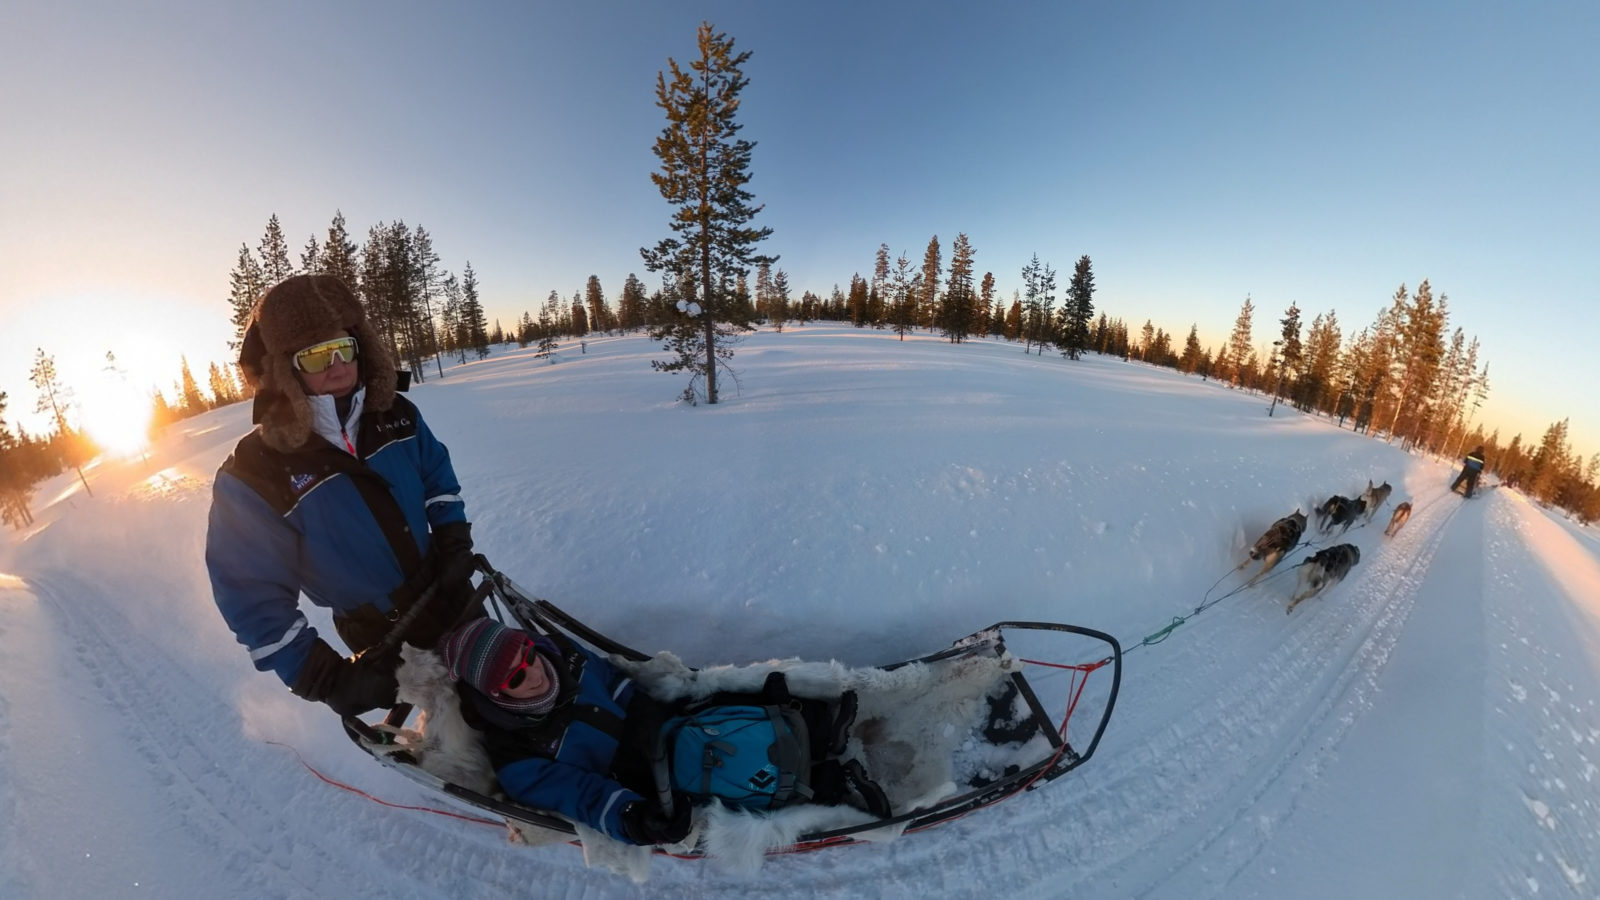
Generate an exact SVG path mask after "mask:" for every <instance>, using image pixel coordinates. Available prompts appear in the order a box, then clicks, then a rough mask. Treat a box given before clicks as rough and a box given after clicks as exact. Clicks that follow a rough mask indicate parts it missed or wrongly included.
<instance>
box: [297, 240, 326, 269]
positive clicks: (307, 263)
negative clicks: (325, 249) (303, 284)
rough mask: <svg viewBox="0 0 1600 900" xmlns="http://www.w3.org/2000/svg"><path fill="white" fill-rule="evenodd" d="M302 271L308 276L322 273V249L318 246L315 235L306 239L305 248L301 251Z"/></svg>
mask: <svg viewBox="0 0 1600 900" xmlns="http://www.w3.org/2000/svg"><path fill="white" fill-rule="evenodd" d="M300 271H301V272H303V273H304V274H306V275H318V274H321V272H322V248H321V247H320V246H318V244H317V236H316V234H315V233H313V234H312V235H311V237H309V238H307V239H306V245H305V247H304V248H302V249H301V250H300Z"/></svg>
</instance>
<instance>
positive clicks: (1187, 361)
mask: <svg viewBox="0 0 1600 900" xmlns="http://www.w3.org/2000/svg"><path fill="white" fill-rule="evenodd" d="M1200 355H1201V350H1200V323H1198V322H1196V323H1194V324H1193V325H1190V326H1189V337H1188V338H1187V339H1186V340H1185V341H1184V342H1183V358H1182V359H1180V360H1178V369H1179V370H1180V371H1182V372H1183V373H1184V374H1186V375H1193V374H1194V373H1195V372H1196V371H1197V370H1199V368H1200Z"/></svg>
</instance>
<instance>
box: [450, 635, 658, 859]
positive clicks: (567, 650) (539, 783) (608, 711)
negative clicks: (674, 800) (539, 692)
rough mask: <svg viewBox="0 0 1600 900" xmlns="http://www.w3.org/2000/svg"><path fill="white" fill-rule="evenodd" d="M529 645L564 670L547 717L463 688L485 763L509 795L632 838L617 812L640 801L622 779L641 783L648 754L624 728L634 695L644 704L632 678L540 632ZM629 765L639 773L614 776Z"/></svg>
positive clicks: (631, 730)
mask: <svg viewBox="0 0 1600 900" xmlns="http://www.w3.org/2000/svg"><path fill="white" fill-rule="evenodd" d="M534 644H535V645H536V646H537V647H538V648H539V651H540V652H541V653H544V654H546V655H547V656H549V657H550V658H551V660H553V661H554V662H555V668H556V669H558V670H561V672H562V673H563V674H562V679H563V680H562V684H561V692H560V694H559V695H558V696H557V700H556V706H555V708H554V709H553V710H551V711H550V712H549V713H548V714H547V715H544V716H519V715H514V714H512V713H509V712H507V711H505V710H503V709H501V708H500V707H498V706H496V705H494V703H493V701H491V700H490V699H489V698H487V697H485V696H483V695H482V694H480V693H478V692H477V691H475V690H473V689H472V688H470V687H463V688H462V689H461V695H462V698H463V700H464V701H466V702H464V703H463V704H462V712H463V714H464V715H465V717H466V719H467V721H468V722H469V723H471V724H472V725H473V726H474V727H476V728H478V729H479V730H481V731H483V732H484V734H485V738H486V740H485V743H486V744H487V747H488V751H489V761H490V762H491V763H492V764H493V765H494V769H495V773H496V774H497V775H498V776H499V778H500V786H501V787H502V788H503V789H504V790H505V792H506V794H507V795H508V796H509V797H511V798H512V799H513V800H516V801H517V802H518V803H522V804H525V805H527V806H531V807H534V808H536V809H543V810H548V811H550V812H556V813H560V814H561V815H563V816H566V817H567V818H569V819H571V820H573V821H575V822H582V823H584V824H585V825H588V826H589V827H590V828H593V829H595V830H597V831H603V832H605V833H606V834H608V835H610V836H611V837H614V838H616V839H617V840H621V841H627V840H630V839H629V838H628V836H627V835H626V834H625V833H624V831H623V828H622V810H623V808H625V807H626V806H627V805H628V804H629V803H632V802H634V801H639V800H643V799H644V798H643V797H642V796H641V794H640V793H639V792H638V791H637V790H635V789H634V788H631V787H629V786H627V784H625V783H624V781H632V782H634V783H635V784H638V786H640V787H643V786H644V785H642V784H639V779H641V778H643V774H642V772H643V771H644V768H643V761H644V759H645V752H644V750H643V749H642V748H641V747H639V746H635V745H636V744H638V743H640V742H641V741H642V740H643V738H642V737H637V736H636V729H635V728H630V727H629V723H628V719H629V715H628V714H629V710H630V706H635V708H636V705H635V704H634V700H635V698H636V696H637V698H638V699H640V700H641V701H643V702H645V703H648V702H649V700H648V698H647V697H645V696H644V694H643V693H642V692H636V691H635V690H634V684H633V680H632V679H631V678H630V677H629V676H627V675H626V674H624V673H623V672H622V671H621V670H619V669H617V667H615V666H613V665H611V663H610V662H608V661H607V660H606V659H605V658H604V657H602V656H600V655H599V654H597V653H594V652H593V651H591V650H589V649H588V648H586V647H583V646H580V645H578V644H575V643H572V642H568V641H562V642H560V643H559V644H557V643H555V642H553V641H551V640H550V639H549V638H547V637H545V636H543V635H539V636H535V637H534ZM568 672H570V673H572V677H568V676H567V675H566V673H568ZM639 718H640V719H641V720H642V719H645V718H647V717H645V716H640V717H639ZM635 724H636V725H637V724H638V723H635ZM632 764H637V766H635V768H634V769H633V772H635V773H639V774H622V773H620V772H619V769H620V770H623V771H624V772H626V771H627V770H629V768H630V765H632ZM619 779H622V780H619Z"/></svg>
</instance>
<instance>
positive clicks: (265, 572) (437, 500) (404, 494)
mask: <svg viewBox="0 0 1600 900" xmlns="http://www.w3.org/2000/svg"><path fill="white" fill-rule="evenodd" d="M356 431H357V434H356V435H354V437H353V440H352V441H351V443H352V444H353V446H354V449H355V451H356V453H355V455H354V456H352V455H351V454H350V453H348V452H346V451H344V450H342V449H339V448H336V447H334V446H333V445H332V444H330V443H328V441H327V440H325V439H324V438H321V437H318V436H316V435H313V436H312V437H311V439H310V441H309V442H308V443H307V444H306V446H305V447H304V448H302V449H300V450H297V451H295V452H292V453H284V452H279V451H277V450H274V449H272V448H270V447H268V446H267V445H266V443H265V442H264V441H262V439H261V434H260V432H259V431H256V432H252V433H251V434H249V435H247V436H246V437H245V438H244V439H243V440H241V441H240V442H239V444H238V446H237V447H235V448H234V452H233V455H232V456H230V457H228V459H227V461H226V462H224V463H223V464H222V468H221V469H219V470H218V471H217V478H216V483H215V485H214V486H213V488H212V503H211V518H210V522H209V526H208V531H207V534H206V565H207V567H208V569H209V570H210V573H211V588H212V593H213V596H214V597H215V599H216V603H217V608H218V609H219V610H220V611H221V612H222V617H223V618H224V619H225V620H226V621H227V623H228V627H229V628H231V629H232V630H233V633H234V635H235V637H237V638H238V640H239V643H241V644H243V645H244V646H245V648H246V649H248V650H249V651H250V658H251V659H252V660H254V661H255V665H256V668H257V669H260V670H267V669H271V670H272V671H274V672H276V673H278V676H279V677H280V678H282V679H283V681H284V683H285V684H287V685H293V684H294V683H295V679H296V677H297V676H298V675H299V674H300V668H301V665H302V664H303V663H304V662H305V659H306V654H307V653H308V652H309V651H310V649H311V647H312V645H313V643H314V642H315V641H316V639H317V634H316V629H315V628H313V627H311V626H310V625H309V624H308V623H307V621H306V618H305V616H304V615H303V614H302V613H301V612H300V609H299V597H300V594H301V593H302V592H303V593H304V594H305V595H306V596H307V597H309V598H310V599H311V600H312V602H314V603H316V604H317V605H319V606H325V607H328V608H329V609H332V610H333V613H334V616H335V617H336V618H337V617H339V616H341V615H349V614H352V613H355V612H356V611H357V610H360V609H361V608H362V607H364V606H366V605H369V604H370V605H371V606H372V607H374V608H375V609H376V610H377V611H378V612H380V613H384V614H388V613H389V612H391V611H392V609H393V604H392V602H391V601H390V599H389V597H390V594H391V593H393V592H394V591H395V589H396V588H398V587H399V586H400V585H401V584H402V583H403V582H404V581H405V580H406V577H407V575H408V574H409V573H411V572H413V571H415V570H416V569H417V568H418V566H419V565H420V564H421V560H422V559H423V557H425V556H426V555H427V552H428V544H429V529H430V527H433V526H438V525H443V524H445V523H447V522H464V521H465V520H466V511H465V509H464V507H463V504H462V502H461V497H460V491H461V488H460V485H459V483H458V482H457V481H456V475H455V471H454V469H453V468H452V467H451V464H450V455H449V453H448V451H447V450H446V449H445V446H444V445H443V444H441V443H439V441H438V440H437V439H435V438H434V436H433V432H431V431H430V430H429V429H428V426H427V424H426V423H424V422H423V421H422V416H421V414H420V413H418V412H417V408H416V406H415V405H413V404H412V403H411V401H409V400H407V399H406V398H405V397H401V396H396V397H395V399H394V404H393V406H391V407H390V409H388V410H386V411H375V410H371V409H367V410H365V411H363V412H362V413H361V414H360V420H359V424H358V425H357V426H356ZM352 649H362V648H352Z"/></svg>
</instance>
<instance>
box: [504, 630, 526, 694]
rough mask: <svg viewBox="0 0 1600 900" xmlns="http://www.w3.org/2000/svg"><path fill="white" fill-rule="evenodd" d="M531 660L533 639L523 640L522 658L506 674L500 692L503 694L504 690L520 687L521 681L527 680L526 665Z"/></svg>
mask: <svg viewBox="0 0 1600 900" xmlns="http://www.w3.org/2000/svg"><path fill="white" fill-rule="evenodd" d="M532 660H533V641H525V642H524V643H523V645H522V660H521V661H520V662H518V663H517V667H516V668H515V669H512V670H511V674H509V675H507V676H506V683H505V684H502V685H500V693H502V694H503V693H505V692H506V691H514V690H516V689H517V688H519V687H522V683H523V682H524V681H527V680H528V665H529V663H530V661H532Z"/></svg>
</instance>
